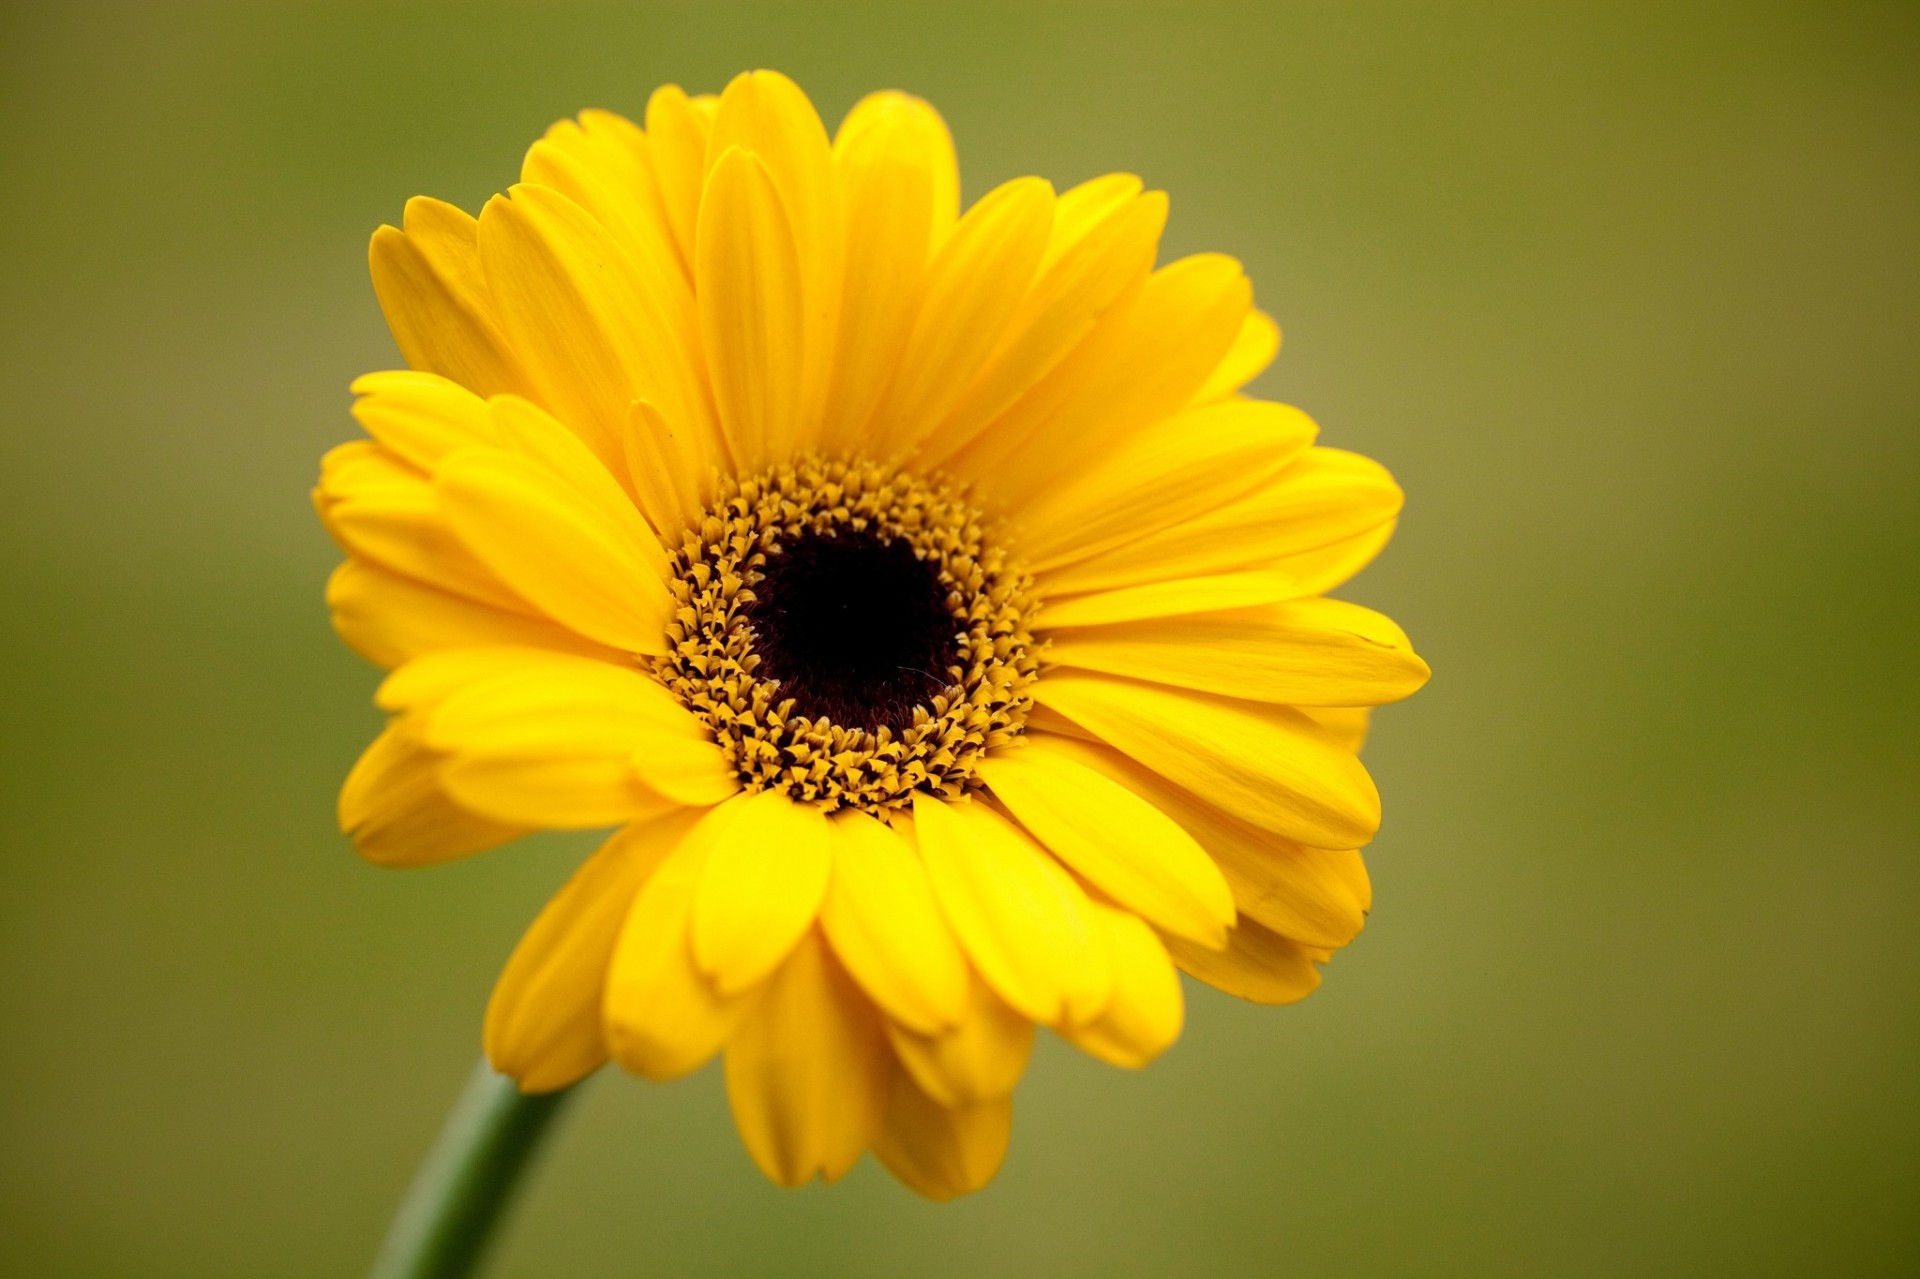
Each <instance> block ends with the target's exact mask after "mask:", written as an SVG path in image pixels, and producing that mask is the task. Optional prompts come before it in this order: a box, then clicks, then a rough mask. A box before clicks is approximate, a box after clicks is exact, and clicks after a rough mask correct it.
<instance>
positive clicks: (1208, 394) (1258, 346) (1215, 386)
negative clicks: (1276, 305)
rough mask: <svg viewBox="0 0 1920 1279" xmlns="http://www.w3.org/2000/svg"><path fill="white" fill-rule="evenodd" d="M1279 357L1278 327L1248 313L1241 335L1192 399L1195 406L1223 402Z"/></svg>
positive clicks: (1257, 314)
mask: <svg viewBox="0 0 1920 1279" xmlns="http://www.w3.org/2000/svg"><path fill="white" fill-rule="evenodd" d="M1278 354H1280V326H1279V325H1277V324H1275V323H1274V322H1273V317H1272V316H1270V315H1266V314H1263V313H1262V312H1259V311H1249V312H1247V318H1246V319H1245V320H1244V321H1242V322H1241V325H1240V332H1239V334H1238V335H1237V336H1236V337H1235V338H1234V339H1233V345H1232V346H1230V347H1228V348H1227V353H1226V355H1225V356H1223V357H1221V360H1220V364H1219V366H1218V367H1217V368H1215V369H1214V371H1213V375H1212V376H1211V377H1209V378H1208V379H1207V384H1206V385H1205V386H1203V387H1201V388H1200V391H1199V393H1198V394H1196V395H1195V396H1194V397H1193V402H1194V403H1195V404H1207V403H1210V402H1212V401H1214V400H1224V399H1226V398H1227V397H1228V396H1229V395H1232V394H1234V393H1235V392H1237V391H1239V389H1240V388H1241V387H1243V386H1245V385H1246V384H1247V383H1249V382H1251V381H1253V379H1255V378H1257V377H1259V376H1260V374H1261V373H1263V372H1264V371H1265V370H1266V367H1267V366H1268V365H1269V364H1272V363H1273V357H1274V356H1276V355H1278Z"/></svg>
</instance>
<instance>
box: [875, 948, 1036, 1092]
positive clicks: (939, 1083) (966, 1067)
mask: <svg viewBox="0 0 1920 1279" xmlns="http://www.w3.org/2000/svg"><path fill="white" fill-rule="evenodd" d="M1033 1033H1034V1032H1033V1023H1032V1022H1031V1021H1029V1020H1027V1019H1026V1018H1025V1017H1023V1016H1021V1015H1020V1013H1019V1012H1017V1011H1015V1009H1014V1008H1013V1007H1012V1005H1010V1004H1008V1003H1007V1002H1006V1001H1005V1000H1003V999H1001V998H1000V997H999V996H998V995H996V994H994V993H993V989H992V987H990V986H989V985H988V984H987V983H986V982H984V981H982V980H980V978H979V977H978V976H973V977H970V978H969V981H968V987H967V1004H966V1010H965V1012H963V1013H962V1014H961V1017H960V1022H959V1024H958V1025H956V1026H954V1027H953V1028H951V1029H949V1030H942V1031H940V1032H939V1033H938V1034H932V1035H925V1034H921V1033H920V1032H918V1031H915V1030H911V1029H909V1028H908V1027H907V1026H905V1025H903V1024H901V1023H899V1022H896V1021H888V1022H887V1037H888V1039H889V1040H890V1041H891V1042H892V1044H893V1051H894V1055H895V1056H896V1057H897V1058H898V1059H899V1061H900V1064H901V1065H902V1066H904V1067H906V1069H907V1072H908V1073H909V1074H911V1075H912V1076H913V1078H914V1080H915V1082H916V1083H917V1084H918V1085H919V1087H920V1088H921V1090H922V1091H924V1092H925V1093H926V1094H927V1095H928V1096H930V1097H932V1098H934V1099H935V1100H937V1101H938V1102H939V1104H940V1105H942V1106H966V1105H974V1104H977V1103H979V1102H985V1101H995V1100H998V1099H1000V1098H1003V1097H1007V1096H1010V1095H1012V1093H1013V1089H1014V1085H1016V1084H1018V1083H1019V1082H1020V1076H1021V1075H1022V1074H1023V1073H1025V1071H1026V1069H1027V1059H1028V1058H1029V1057H1031V1056H1032V1055H1033Z"/></svg>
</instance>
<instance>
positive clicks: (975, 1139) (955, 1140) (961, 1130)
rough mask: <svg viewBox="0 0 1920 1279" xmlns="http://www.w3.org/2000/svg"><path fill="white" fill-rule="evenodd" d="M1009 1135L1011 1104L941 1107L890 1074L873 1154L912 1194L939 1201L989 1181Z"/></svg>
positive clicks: (1009, 1101) (999, 1101) (900, 1074)
mask: <svg viewBox="0 0 1920 1279" xmlns="http://www.w3.org/2000/svg"><path fill="white" fill-rule="evenodd" d="M1012 1133H1013V1099H1012V1098H1011V1097H1000V1098H997V1099H995V1100H993V1101H985V1102H978V1103H976V1104H974V1105H970V1106H943V1105H941V1104H940V1103H939V1102H936V1101H935V1100H933V1098H931V1097H929V1096H927V1095H926V1094H925V1093H924V1092H921V1091H920V1089H919V1088H918V1087H916V1086H915V1085H914V1083H913V1081H912V1079H910V1078H908V1076H907V1075H906V1073H905V1072H904V1071H896V1072H894V1078H893V1090H892V1094H891V1097H890V1099H889V1101H888V1103H887V1113H886V1120H885V1123H884V1125H883V1126H882V1128H881V1130H880V1134H879V1136H878V1138H877V1139H876V1140H875V1141H874V1146H873V1153H874V1154H875V1155H876V1156H878V1158H879V1160H880V1162H881V1163H883V1164H885V1165H886V1166H887V1171H888V1172H890V1173H892V1174H893V1175H894V1176H896V1177H898V1178H899V1179H900V1181H901V1182H902V1183H903V1184H904V1185H905V1186H906V1187H907V1188H908V1189H909V1190H912V1191H913V1192H914V1193H915V1194H918V1195H924V1196H925V1197H926V1198H928V1199H932V1200H936V1201H939V1202H945V1201H946V1200H948V1199H952V1198H953V1197H954V1196H956V1195H967V1194H972V1193H973V1192H974V1191H976V1190H978V1189H980V1188H981V1187H982V1186H984V1185H986V1184H987V1183H988V1182H989V1181H992V1180H993V1176H994V1174H995V1173H997V1172H999V1171H1000V1164H1001V1162H1002V1161H1003V1160H1004V1159H1005V1158H1006V1155H1007V1141H1008V1139H1009V1138H1010V1137H1011V1136H1012Z"/></svg>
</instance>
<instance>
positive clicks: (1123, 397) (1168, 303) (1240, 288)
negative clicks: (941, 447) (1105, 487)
mask: <svg viewBox="0 0 1920 1279" xmlns="http://www.w3.org/2000/svg"><path fill="white" fill-rule="evenodd" d="M1252 296H1253V290H1252V286H1251V285H1249V284H1248V283H1247V277H1246V274H1245V272H1243V271H1242V270H1241V269H1240V264H1239V263H1238V262H1236V261H1234V260H1233V259H1232V258H1230V257H1226V256H1224V255H1222V254H1200V255H1197V256H1194V257H1189V258H1182V259H1181V260H1179V261H1177V262H1173V263H1170V264H1168V265H1167V266H1163V267H1161V268H1160V269H1159V270H1157V271H1155V272H1154V273H1153V274H1151V275H1149V276H1148V277H1147V278H1146V280H1145V281H1143V282H1142V283H1141V285H1140V287H1139V288H1138V289H1137V290H1134V291H1133V293H1132V294H1131V296H1130V297H1129V298H1128V299H1127V300H1126V301H1125V302H1124V303H1122V304H1120V305H1117V306H1114V307H1113V308H1112V309H1111V310H1109V311H1108V312H1107V313H1106V315H1105V316H1103V317H1102V319H1101V321H1100V322H1099V323H1097V324H1096V325H1094V327H1093V330H1092V332H1090V333H1089V334H1088V335H1087V338H1086V340H1085V341H1083V342H1081V343H1080V344H1079V345H1078V346H1077V347H1076V348H1075V349H1074V351H1073V353H1072V354H1071V355H1070V356H1069V357H1068V358H1067V359H1065V360H1063V361H1061V362H1060V364H1059V365H1058V367H1056V368H1055V369H1054V370H1053V371H1052V372H1051V373H1049V374H1048V375H1047V376H1046V377H1044V378H1042V379H1041V380H1040V382H1039V383H1037V384H1036V385H1035V386H1034V387H1033V388H1032V389H1031V390H1030V391H1028V392H1027V393H1026V394H1025V395H1023V396H1021V398H1020V400H1019V401H1018V402H1017V403H1015V404H1014V405H1013V406H1012V407H1010V408H1009V409H1008V410H1007V412H1005V413H1003V414H1001V415H1000V417H999V418H997V419H996V420H995V421H994V422H993V424H992V425H991V426H989V427H988V428H987V429H986V430H985V431H983V432H982V433H981V434H980V436H979V437H978V438H977V439H975V440H974V441H973V443H972V444H969V445H968V446H967V447H966V448H965V449H963V450H961V451H960V452H959V453H957V454H955V455H954V457H953V458H952V459H951V462H950V465H951V467H952V469H953V470H954V471H955V473H956V474H958V475H959V476H960V477H961V478H962V479H965V480H970V481H973V482H974V483H975V484H976V485H977V486H978V488H979V490H980V492H981V494H982V495H983V497H984V498H985V499H987V500H988V501H989V502H990V503H992V504H996V505H998V506H999V507H1001V508H1002V509H1005V510H1010V511H1019V510H1021V509H1022V508H1023V507H1024V506H1025V505H1026V504H1027V503H1028V502H1030V501H1032V500H1033V499H1034V498H1035V497H1036V496H1038V495H1039V494H1041V493H1044V492H1046V491H1047V490H1048V489H1049V488H1050V487H1051V486H1052V485H1053V484H1054V483H1055V482H1056V481H1057V480H1058V477H1059V476H1061V475H1072V474H1077V473H1079V472H1080V471H1082V470H1084V469H1086V468H1087V467H1088V466H1090V465H1092V463H1093V461H1094V460H1095V459H1097V458H1098V457H1100V456H1102V455H1104V454H1105V453H1106V452H1107V451H1109V450H1110V449H1112V448H1113V447H1114V446H1115V445H1116V444H1118V443H1119V442H1121V441H1123V440H1125V439H1126V438H1127V437H1129V436H1130V435H1132V434H1133V433H1134V432H1135V431H1137V430H1140V429H1141V428H1142V427H1145V426H1146V425H1148V424H1149V423H1152V422H1155V421H1158V420H1159V419H1160V418H1162V417H1166V416H1167V415H1169V414H1171V413H1174V412H1177V411H1178V410H1179V409H1181V408H1182V407H1183V406H1185V405H1186V404H1187V403H1188V401H1190V400H1191V399H1192V398H1193V395H1194V392H1195V391H1197V390H1199V388H1200V386H1201V384H1202V383H1203V382H1205V381H1206V378H1207V375H1208V374H1209V373H1211V372H1212V371H1213V369H1214V368H1215V367H1216V366H1217V365H1218V364H1219V363H1220V357H1221V355H1222V354H1223V353H1224V352H1225V351H1226V349H1227V347H1228V346H1229V345H1230V344H1231V343H1232V341H1233V336H1234V334H1235V333H1236V332H1237V331H1238V330H1239V327H1240V324H1241V321H1242V320H1243V319H1244V318H1245V316H1246V313H1247V308H1248V307H1249V306H1250V305H1251V304H1252Z"/></svg>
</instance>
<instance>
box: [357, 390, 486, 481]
mask: <svg viewBox="0 0 1920 1279" xmlns="http://www.w3.org/2000/svg"><path fill="white" fill-rule="evenodd" d="M353 393H354V394H355V395H357V396H359V397H360V398H359V399H357V400H355V401H354V405H353V416H354V420H355V421H357V422H359V423H360V425H361V426H363V427H365V428H366V430H367V434H369V435H371V436H373V438H374V439H376V440H379V441H380V442H381V443H382V444H384V445H386V446H387V447H388V448H390V449H392V450H393V451H394V452H395V453H396V454H398V455H399V456H400V457H402V458H405V459H406V460H407V461H408V462H410V463H412V464H413V465H414V466H416V467H418V468H420V469H421V470H423V471H430V470H432V469H433V465H434V463H435V462H438V461H439V460H440V459H441V458H442V457H445V456H446V455H447V454H448V453H450V452H452V451H453V450H454V449H457V448H463V447H466V446H468V445H474V444H492V445H499V444H500V443H501V440H500V438H499V436H498V435H497V434H496V433H495V432H494V429H493V419H492V417H491V416H490V415H489V414H488V412H487V402H486V400H484V399H482V398H481V397H480V396H478V395H475V394H474V393H473V392H472V391H469V390H467V388H466V387H464V386H461V385H460V384H459V383H458V382H454V381H452V380H450V379H448V378H444V377H441V376H440V375H439V374H437V373H415V372H407V371H392V372H386V373H368V374H366V375H364V376H362V377H357V378H355V379H354V381H353Z"/></svg>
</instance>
